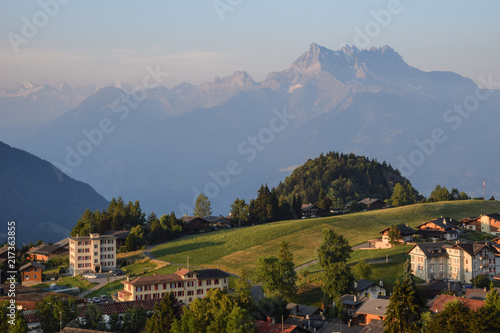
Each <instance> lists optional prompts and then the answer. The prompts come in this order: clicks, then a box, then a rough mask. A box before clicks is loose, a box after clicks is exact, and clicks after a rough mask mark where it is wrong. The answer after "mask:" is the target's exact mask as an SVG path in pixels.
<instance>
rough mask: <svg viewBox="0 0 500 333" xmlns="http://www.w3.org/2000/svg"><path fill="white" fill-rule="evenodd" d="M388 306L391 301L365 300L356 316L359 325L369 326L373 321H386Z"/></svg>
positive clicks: (371, 298) (370, 298) (380, 299)
mask: <svg viewBox="0 0 500 333" xmlns="http://www.w3.org/2000/svg"><path fill="white" fill-rule="evenodd" d="M388 305H389V300H388V299H385V298H373V297H369V298H365V299H364V301H363V304H361V306H360V307H359V308H358V310H356V312H355V314H354V315H355V316H356V317H357V321H358V323H359V325H368V324H369V323H370V322H371V321H372V320H384V319H385V317H386V315H385V312H386V309H387V306H388Z"/></svg>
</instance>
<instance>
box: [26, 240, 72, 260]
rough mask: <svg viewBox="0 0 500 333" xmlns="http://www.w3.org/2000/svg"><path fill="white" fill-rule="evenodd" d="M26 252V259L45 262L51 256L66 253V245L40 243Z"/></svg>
mask: <svg viewBox="0 0 500 333" xmlns="http://www.w3.org/2000/svg"><path fill="white" fill-rule="evenodd" d="M26 254H27V255H28V257H27V258H28V260H31V261H35V260H36V261H40V262H47V261H48V260H49V259H50V258H52V257H55V256H64V255H67V254H68V247H67V246H66V245H64V244H61V243H56V244H52V245H47V244H41V245H39V246H37V247H33V248H31V249H30V250H29V251H28V252H26Z"/></svg>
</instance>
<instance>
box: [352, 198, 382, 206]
mask: <svg viewBox="0 0 500 333" xmlns="http://www.w3.org/2000/svg"><path fill="white" fill-rule="evenodd" d="M377 201H380V202H381V203H383V204H384V205H385V202H384V201H382V200H379V199H373V198H364V199H363V200H361V201H359V202H358V203H360V204H363V205H367V206H369V205H372V204H374V203H375V202H377Z"/></svg>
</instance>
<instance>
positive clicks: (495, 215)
mask: <svg viewBox="0 0 500 333" xmlns="http://www.w3.org/2000/svg"><path fill="white" fill-rule="evenodd" d="M485 215H486V216H488V217H489V218H492V219H494V220H497V221H500V214H498V213H493V214H485Z"/></svg>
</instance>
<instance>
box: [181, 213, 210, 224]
mask: <svg viewBox="0 0 500 333" xmlns="http://www.w3.org/2000/svg"><path fill="white" fill-rule="evenodd" d="M196 219H199V220H201V221H202V222H206V223H208V221H207V220H205V219H202V218H201V217H198V216H187V215H185V216H183V217H181V218H180V220H181V221H183V222H184V223H189V222H192V221H194V220H196Z"/></svg>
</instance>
